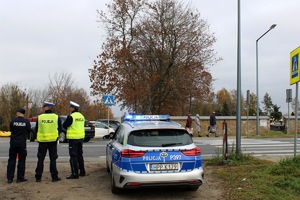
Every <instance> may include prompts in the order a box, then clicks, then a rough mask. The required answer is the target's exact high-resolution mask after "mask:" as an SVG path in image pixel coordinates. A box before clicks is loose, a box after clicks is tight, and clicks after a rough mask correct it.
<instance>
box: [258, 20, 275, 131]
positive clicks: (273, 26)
mask: <svg viewBox="0 0 300 200" xmlns="http://www.w3.org/2000/svg"><path fill="white" fill-rule="evenodd" d="M275 26H276V24H273V25H272V26H271V27H270V28H269V30H267V31H266V32H265V33H264V34H262V35H261V36H260V37H259V38H258V39H257V40H256V135H259V126H258V124H259V93H258V40H259V39H260V38H262V37H263V36H265V35H266V34H267V33H268V32H269V31H270V30H272V29H273V28H275Z"/></svg>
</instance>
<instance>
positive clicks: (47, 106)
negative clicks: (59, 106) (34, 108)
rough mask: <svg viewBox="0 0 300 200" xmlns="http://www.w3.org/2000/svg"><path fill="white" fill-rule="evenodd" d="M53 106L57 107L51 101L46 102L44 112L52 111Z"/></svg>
mask: <svg viewBox="0 0 300 200" xmlns="http://www.w3.org/2000/svg"><path fill="white" fill-rule="evenodd" d="M53 106H55V104H54V103H51V102H49V101H44V104H43V109H44V110H50V109H51V108H52V107H53Z"/></svg>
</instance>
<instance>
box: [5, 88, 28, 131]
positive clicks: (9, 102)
mask: <svg viewBox="0 0 300 200" xmlns="http://www.w3.org/2000/svg"><path fill="white" fill-rule="evenodd" d="M27 97H28V96H27V94H26V90H25V89H22V88H21V87H20V86H19V85H18V84H17V83H12V84H6V85H4V86H2V87H1V89H0V102H1V104H0V116H1V117H2V125H1V129H2V130H8V129H9V123H10V120H11V119H12V118H13V117H15V116H16V111H17V109H18V108H24V109H25V108H26V100H27Z"/></svg>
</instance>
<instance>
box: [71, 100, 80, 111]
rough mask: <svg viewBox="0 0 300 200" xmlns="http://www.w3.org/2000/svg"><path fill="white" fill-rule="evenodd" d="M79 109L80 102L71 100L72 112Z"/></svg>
mask: <svg viewBox="0 0 300 200" xmlns="http://www.w3.org/2000/svg"><path fill="white" fill-rule="evenodd" d="M78 109H79V104H78V103H75V102H74V101H70V111H71V112H73V111H74V110H75V111H78Z"/></svg>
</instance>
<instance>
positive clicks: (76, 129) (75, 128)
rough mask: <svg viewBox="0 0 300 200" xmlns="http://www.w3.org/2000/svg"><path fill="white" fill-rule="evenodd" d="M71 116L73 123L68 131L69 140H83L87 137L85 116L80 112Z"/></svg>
mask: <svg viewBox="0 0 300 200" xmlns="http://www.w3.org/2000/svg"><path fill="white" fill-rule="evenodd" d="M71 116H72V118H73V122H72V124H71V126H69V127H68V129H67V139H83V138H84V135H85V130H84V124H85V119H84V116H83V115H82V114H81V113H80V112H73V113H72V114H71Z"/></svg>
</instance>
